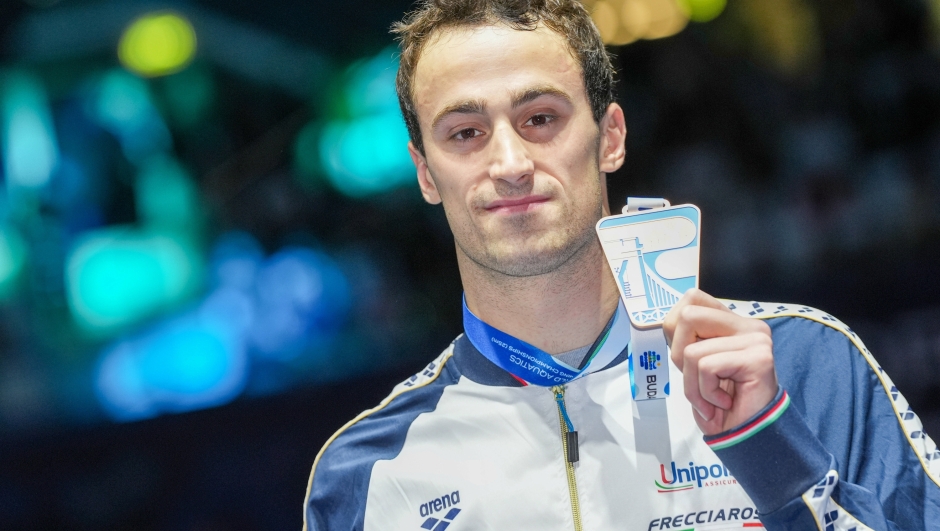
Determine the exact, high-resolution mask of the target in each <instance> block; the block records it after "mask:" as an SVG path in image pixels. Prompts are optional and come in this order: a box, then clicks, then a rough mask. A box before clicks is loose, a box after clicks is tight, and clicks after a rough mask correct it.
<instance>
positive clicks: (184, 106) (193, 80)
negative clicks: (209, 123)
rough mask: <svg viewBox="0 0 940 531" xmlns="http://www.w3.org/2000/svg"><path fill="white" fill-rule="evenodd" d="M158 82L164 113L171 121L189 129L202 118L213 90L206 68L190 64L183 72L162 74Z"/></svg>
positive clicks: (205, 113)
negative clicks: (163, 103) (163, 102)
mask: <svg viewBox="0 0 940 531" xmlns="http://www.w3.org/2000/svg"><path fill="white" fill-rule="evenodd" d="M159 84H160V85H159V86H160V88H161V89H162V91H161V92H162V95H163V101H165V102H166V110H167V114H168V115H169V119H170V121H171V122H172V123H173V124H174V125H176V126H178V127H181V128H183V129H189V128H191V127H193V126H195V125H197V124H199V123H200V122H201V121H203V120H205V118H206V115H207V114H208V113H209V111H210V109H211V108H212V102H213V100H214V99H215V92H216V89H215V81H214V80H213V78H212V74H211V72H209V70H207V69H206V68H202V67H200V66H199V65H191V66H189V67H188V68H186V69H185V70H183V71H182V72H179V73H176V74H173V75H170V76H166V77H164V78H161V79H160V80H159Z"/></svg>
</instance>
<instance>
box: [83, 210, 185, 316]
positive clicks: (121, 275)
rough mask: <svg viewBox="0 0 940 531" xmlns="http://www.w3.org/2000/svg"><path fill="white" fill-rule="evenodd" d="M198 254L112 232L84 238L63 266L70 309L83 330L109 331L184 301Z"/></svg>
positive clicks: (172, 243)
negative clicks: (64, 266)
mask: <svg viewBox="0 0 940 531" xmlns="http://www.w3.org/2000/svg"><path fill="white" fill-rule="evenodd" d="M199 267H200V261H199V259H198V257H197V254H196V253H195V252H194V251H193V250H192V249H190V248H188V246H187V245H186V244H184V243H182V242H180V241H178V240H176V239H173V238H171V237H169V236H166V235H163V234H160V233H142V232H139V231H137V230H135V229H133V228H130V227H111V228H108V229H103V230H99V231H94V232H90V233H88V234H87V235H86V236H85V237H84V238H82V239H81V240H80V241H79V243H78V244H77V245H76V246H75V248H74V250H73V251H72V253H71V254H70V256H69V257H68V259H67V261H66V288H67V294H68V303H69V308H70V309H71V311H72V315H73V317H74V318H75V320H76V321H77V322H78V323H79V324H80V325H82V326H83V327H85V328H87V329H90V330H93V331H99V332H110V331H114V330H117V329H119V328H121V327H123V326H126V325H128V324H131V323H134V322H136V321H139V320H140V319H143V318H145V317H148V316H150V315H152V314H153V313H155V312H157V311H159V310H161V309H163V308H166V307H167V306H170V305H173V304H175V303H178V302H180V301H182V300H184V299H186V298H187V297H188V296H189V295H190V294H192V293H193V291H194V289H195V288H196V287H198V286H197V284H198V282H197V279H198V278H199V277H200V273H201V271H200V269H199Z"/></svg>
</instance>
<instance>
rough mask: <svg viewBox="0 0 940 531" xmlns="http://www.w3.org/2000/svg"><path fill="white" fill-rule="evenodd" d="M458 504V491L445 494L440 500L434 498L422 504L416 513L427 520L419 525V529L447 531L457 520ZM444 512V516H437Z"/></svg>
mask: <svg viewBox="0 0 940 531" xmlns="http://www.w3.org/2000/svg"><path fill="white" fill-rule="evenodd" d="M458 503H460V491H459V490H455V491H454V492H451V493H450V494H445V495H443V496H441V497H440V498H434V499H433V500H431V501H429V502H427V503H422V504H421V507H420V508H419V509H418V512H419V513H420V514H421V517H422V518H424V517H428V518H427V520H425V521H424V523H423V524H421V529H428V530H430V531H444V530H445V529H447V527H448V526H449V525H450V524H451V523H452V522H453V521H454V518H457V515H458V514H460V508H458V507H456V505H457V504H458ZM444 510H447V512H446V513H445V514H443V515H438V514H437V513H439V512H442V511H444Z"/></svg>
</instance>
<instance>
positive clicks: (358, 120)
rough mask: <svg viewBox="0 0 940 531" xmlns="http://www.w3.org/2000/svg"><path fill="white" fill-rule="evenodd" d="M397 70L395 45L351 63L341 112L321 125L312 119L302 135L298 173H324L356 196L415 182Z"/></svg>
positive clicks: (297, 154) (297, 151)
mask: <svg viewBox="0 0 940 531" xmlns="http://www.w3.org/2000/svg"><path fill="white" fill-rule="evenodd" d="M397 70H398V64H397V60H396V59H395V54H394V53H393V51H392V50H391V49H386V50H383V51H382V52H381V53H379V54H378V55H376V56H375V57H373V58H371V59H369V60H365V61H360V62H358V63H356V64H354V65H353V66H352V67H350V69H349V71H348V72H347V74H346V80H347V82H346V84H345V87H344V90H343V92H342V96H341V98H340V100H341V101H340V103H341V105H340V108H339V109H337V114H339V115H341V117H335V118H334V119H333V120H331V121H329V122H327V123H326V124H325V125H323V126H322V128H321V126H320V125H319V124H316V123H313V124H310V125H308V126H307V127H306V128H304V129H303V130H301V132H300V134H299V135H298V137H297V141H296V143H295V166H296V168H297V169H298V171H299V173H301V174H302V175H305V176H309V175H313V174H316V173H318V172H322V173H324V174H325V176H326V178H327V180H328V182H329V183H330V184H331V185H332V186H333V187H334V188H335V189H336V190H338V191H339V192H340V193H342V194H344V195H347V196H351V197H357V198H360V197H366V196H369V195H374V194H379V193H382V192H386V191H389V190H392V189H394V188H397V187H399V186H402V185H405V184H408V183H413V182H415V179H414V166H413V165H412V162H411V157H409V156H408V150H407V145H408V130H407V129H406V128H405V123H404V121H403V120H402V118H401V114H400V113H399V110H398V99H397V96H396V93H395V73H396V72H397ZM314 150H316V151H317V155H316V156H314V155H313V153H314ZM315 161H318V164H317V163H315Z"/></svg>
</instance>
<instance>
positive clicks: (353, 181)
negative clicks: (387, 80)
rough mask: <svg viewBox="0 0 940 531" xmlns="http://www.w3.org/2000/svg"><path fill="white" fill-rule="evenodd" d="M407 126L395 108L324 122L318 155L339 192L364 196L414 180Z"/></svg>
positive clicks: (352, 195) (353, 195)
mask: <svg viewBox="0 0 940 531" xmlns="http://www.w3.org/2000/svg"><path fill="white" fill-rule="evenodd" d="M407 145H408V130H407V129H406V128H405V124H404V122H402V119H401V116H399V114H398V112H395V113H383V114H377V115H374V116H368V117H364V118H358V119H355V120H353V121H350V122H343V121H334V122H330V123H328V124H327V125H326V127H325V128H324V130H323V135H322V136H321V138H320V156H321V158H322V163H323V166H324V169H325V170H326V174H327V177H328V179H329V181H330V184H332V185H333V186H334V187H335V188H336V189H337V190H338V191H339V192H341V193H343V194H345V195H348V196H351V197H364V196H368V195H372V194H377V193H381V192H385V191H388V190H391V189H393V188H397V187H399V186H401V185H403V184H407V183H411V182H416V181H415V179H414V166H413V165H412V162H411V157H409V156H408V149H407Z"/></svg>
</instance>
